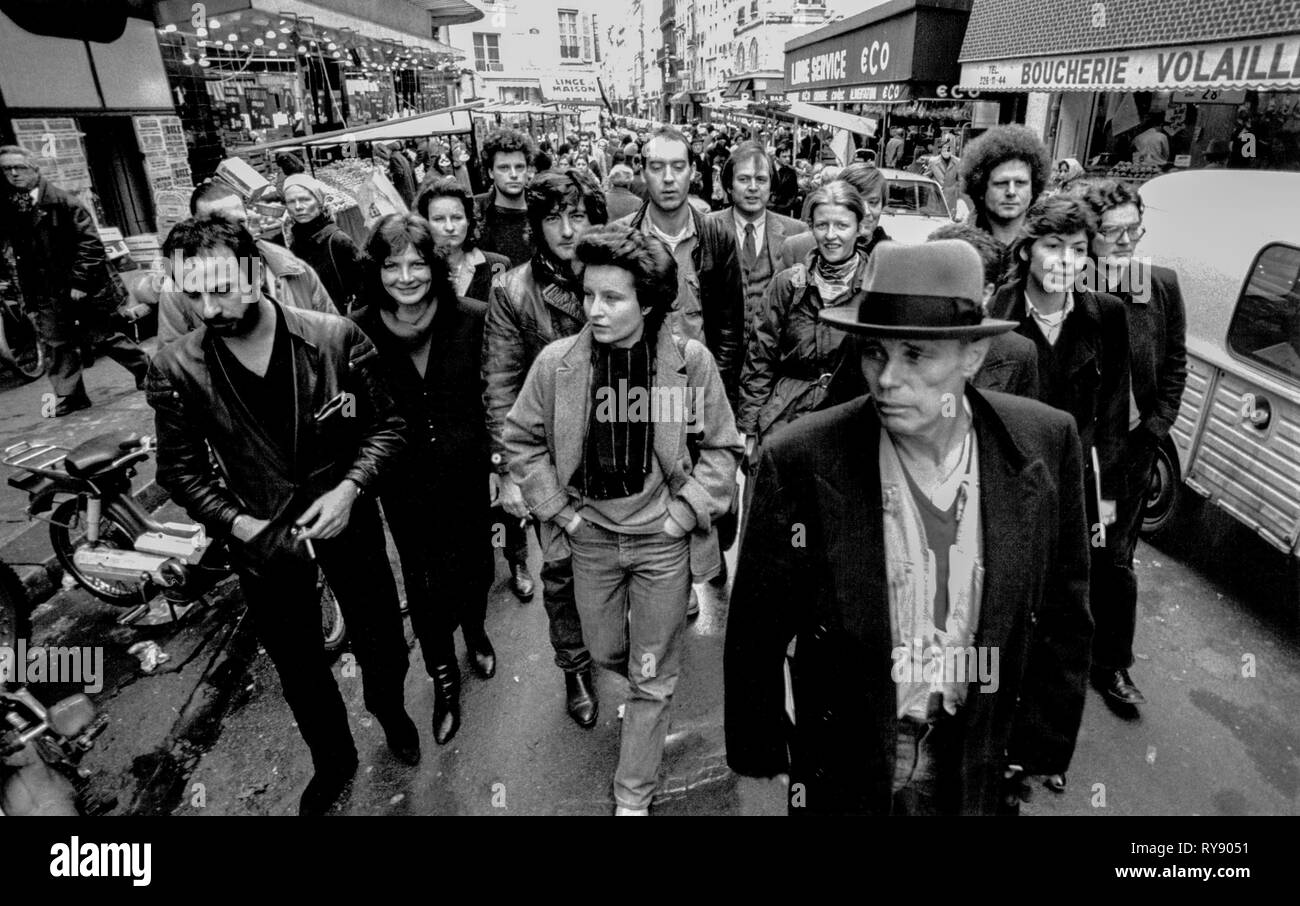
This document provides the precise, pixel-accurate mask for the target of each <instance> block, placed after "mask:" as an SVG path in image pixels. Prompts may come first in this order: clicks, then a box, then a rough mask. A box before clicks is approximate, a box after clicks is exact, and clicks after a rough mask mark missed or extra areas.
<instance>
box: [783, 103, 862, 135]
mask: <svg viewBox="0 0 1300 906" xmlns="http://www.w3.org/2000/svg"><path fill="white" fill-rule="evenodd" d="M772 112H773V113H775V114H777V115H778V116H788V117H792V118H797V119H801V120H811V121H812V122H814V123H821V124H822V125H823V126H831V127H834V128H836V129H847V130H849V131H850V132H856V133H857V134H858V135H875V134H876V126H877V121H876V120H874V119H871V118H870V117H866V116H855V115H853V114H852V113H842V112H841V111H839V110H832V109H830V108H829V107H818V106H816V105H815V104H805V103H803V102H802V101H787V102H785V103H784V104H781V105H779V106H776V107H773V108H772Z"/></svg>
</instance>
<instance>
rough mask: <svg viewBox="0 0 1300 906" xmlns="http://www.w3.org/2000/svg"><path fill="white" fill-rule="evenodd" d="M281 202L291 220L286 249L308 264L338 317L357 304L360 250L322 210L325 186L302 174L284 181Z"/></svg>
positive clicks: (360, 270)
mask: <svg viewBox="0 0 1300 906" xmlns="http://www.w3.org/2000/svg"><path fill="white" fill-rule="evenodd" d="M282 191H283V193H284V203H285V207H286V208H287V209H288V211H289V216H290V218H292V221H293V223H292V226H291V227H290V229H289V250H290V251H291V252H293V253H294V254H295V255H297V256H298V257H299V258H301V259H302V260H303V261H305V262H307V263H308V264H310V265H311V267H312V270H314V271H316V275H317V276H318V277H320V281H321V283H322V284H323V285H324V287H325V292H327V293H329V297H330V299H331V300H332V301H333V302H334V307H335V308H337V309H338V310H339V313H340V314H347V313H348V312H349V311H351V310H352V308H353V307H354V306H355V304H356V303H357V302H358V301H359V298H360V294H361V285H362V282H363V279H364V276H363V269H362V266H361V250H360V249H358V248H357V245H356V243H355V242H353V241H352V237H351V236H349V235H348V234H347V233H345V232H344V231H343V230H342V229H341V228H340V227H339V225H338V224H337V223H335V222H334V218H333V216H331V215H330V214H329V213H328V212H327V211H326V209H325V186H324V185H323V184H322V183H321V182H319V181H318V180H316V179H313V178H312V177H310V176H307V175H306V174H305V173H295V174H294V175H292V176H289V177H287V178H286V179H285V181H284V189H283V190H282Z"/></svg>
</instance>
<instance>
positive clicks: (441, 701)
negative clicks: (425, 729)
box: [433, 664, 460, 746]
mask: <svg viewBox="0 0 1300 906" xmlns="http://www.w3.org/2000/svg"><path fill="white" fill-rule="evenodd" d="M459 729H460V668H459V667H457V666H456V665H455V664H439V665H438V666H436V667H434V668H433V741H434V742H436V743H437V744H438V745H440V746H442V745H446V744H447V743H448V742H450V741H451V738H452V737H453V736H455V735H456V731H457V730H459Z"/></svg>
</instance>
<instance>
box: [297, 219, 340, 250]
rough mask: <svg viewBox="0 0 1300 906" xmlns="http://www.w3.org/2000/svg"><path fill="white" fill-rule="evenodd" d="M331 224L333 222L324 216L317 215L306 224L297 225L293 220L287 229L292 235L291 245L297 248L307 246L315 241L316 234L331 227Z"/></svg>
mask: <svg viewBox="0 0 1300 906" xmlns="http://www.w3.org/2000/svg"><path fill="white" fill-rule="evenodd" d="M333 223H334V221H332V220H330V218H329V217H327V216H325V215H324V214H317V215H316V216H315V217H314V218H312V219H311V220H309V221H307V222H306V223H299V222H298V221H296V220H295V221H294V222H293V226H291V227H290V228H289V231H290V232H291V233H293V244H294V245H296V246H299V247H302V246H306V245H309V244H310V243H312V242H313V241H314V240H315V237H316V234H317V233H319V232H320V231H321V230H323V229H325V228H326V227H328V226H332V225H333ZM326 238H328V237H326Z"/></svg>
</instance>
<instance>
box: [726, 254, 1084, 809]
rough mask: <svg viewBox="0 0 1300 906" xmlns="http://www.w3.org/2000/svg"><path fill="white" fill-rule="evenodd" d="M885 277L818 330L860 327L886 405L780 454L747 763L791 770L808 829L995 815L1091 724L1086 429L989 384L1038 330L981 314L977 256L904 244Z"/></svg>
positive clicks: (758, 571) (744, 633) (735, 665)
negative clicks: (1006, 355)
mask: <svg viewBox="0 0 1300 906" xmlns="http://www.w3.org/2000/svg"><path fill="white" fill-rule="evenodd" d="M867 268H868V273H867V275H866V278H865V280H864V287H865V291H866V292H865V298H864V299H863V300H862V302H861V303H860V305H841V306H832V307H828V308H823V309H822V310H821V313H820V316H819V317H820V318H821V319H822V320H824V321H826V322H828V323H830V324H832V325H834V326H835V327H837V328H839V329H841V330H844V331H847V332H848V333H849V334H850V335H851V339H850V348H851V349H852V350H853V354H854V356H855V357H856V358H857V359H858V361H859V362H860V367H861V370H862V372H863V376H864V378H865V379H866V381H867V384H868V386H869V388H870V393H869V395H867V396H863V397H860V398H858V399H856V400H854V401H852V402H848V403H844V404H842V405H839V406H835V407H833V408H830V409H827V410H824V411H821V412H814V413H811V414H809V415H807V416H806V417H804V418H802V419H800V420H799V421H798V422H797V423H795V424H793V425H790V426H788V427H787V428H786V429H784V430H782V431H780V432H777V433H776V434H775V435H774V436H773V437H772V439H771V442H770V443H767V444H764V447H763V453H762V457H761V459H760V461H759V465H758V470H757V477H756V490H755V493H754V495H753V500H754V504H753V509H752V510H751V511H750V513H748V514H747V516H746V519H745V537H744V540H743V542H742V544H741V547H740V563H739V565H738V567H737V571H736V586H735V590H734V591H733V592H732V596H731V607H730V611H729V613H728V623H727V639H726V651H725V655H724V679H725V682H724V688H725V690H726V702H725V709H726V713H725V729H726V744H727V763H728V764H729V765H730V766H731V768H732V770H734V771H736V772H737V773H738V774H743V775H748V776H754V777H773V776H776V775H779V774H787V773H788V780H789V785H788V789H787V797H788V799H787V801H788V805H789V812H790V814H792V815H794V814H827V813H840V814H865V815H952V814H984V815H987V814H996V813H999V812H1002V811H1004V808H1005V807H1004V803H1005V801H1006V797H1007V795H1008V793H1010V792H1013V791H1015V790H1016V782H1017V781H1018V780H1019V778H1020V776H1021V773H1022V772H1024V773H1029V774H1047V773H1052V772H1061V773H1063V772H1064V771H1065V770H1066V768H1067V767H1068V764H1069V761H1070V758H1071V756H1072V754H1073V750H1074V744H1075V737H1076V735H1077V733H1078V729H1079V723H1080V720H1081V718H1082V715H1083V703H1084V697H1085V691H1086V674H1087V669H1088V648H1089V643H1090V640H1091V632H1092V623H1091V620H1090V618H1089V614H1088V605H1087V599H1088V540H1087V534H1086V532H1085V530H1084V524H1083V523H1084V516H1083V512H1084V504H1083V496H1084V494H1083V482H1082V468H1081V465H1080V446H1079V437H1078V434H1077V432H1076V431H1075V427H1074V421H1073V419H1071V418H1070V417H1069V415H1067V414H1066V413H1063V412H1059V411H1057V410H1054V409H1052V408H1050V407H1048V406H1045V405H1043V404H1042V403H1039V402H1037V401H1035V400H1028V399H1022V398H1020V397H1012V396H1007V395H1005V394H1001V393H996V392H988V393H984V392H983V391H979V390H976V389H974V387H972V386H971V384H970V380H971V378H972V377H973V376H974V375H975V374H976V373H977V372H978V370H979V368H980V364H981V361H982V360H983V358H984V356H985V353H986V352H987V349H988V343H989V338H990V337H992V336H995V335H997V334H999V333H1003V332H1006V331H1008V330H1011V329H1012V328H1014V327H1015V326H1016V325H1015V323H1014V322H1011V321H996V320H992V319H989V318H987V317H985V316H984V315H983V313H982V310H981V304H980V303H981V296H982V295H983V284H984V280H983V272H982V267H981V264H980V260H979V256H978V254H977V253H976V252H975V250H974V249H973V248H971V247H970V246H969V245H967V244H966V243H964V242H960V241H956V240H942V241H936V242H929V243H923V244H920V245H914V246H907V245H902V244H900V243H894V242H886V243H883V244H882V245H881V246H880V248H878V249H877V250H876V252H875V254H874V255H873V256H872V258H871V260H870V262H869V264H868V265H867ZM792 527H797V530H798V532H799V535H798V538H797V541H798V543H792V534H791V533H792ZM792 639H795V640H796V641H795V650H794V654H793V659H792V660H790V659H788V657H787V651H788V649H789V645H790V643H791V640H792ZM968 649H973V650H974V651H975V652H977V655H976V656H977V658H978V657H986V658H987V660H986V664H987V665H988V666H991V665H992V664H993V658H994V656H996V658H997V663H996V666H995V667H992V669H984V668H981V671H980V672H981V674H982V675H981V676H979V677H977V678H976V677H973V671H974V668H973V666H972V665H971V664H970V661H969V659H967V660H964V661H962V662H961V663H960V664H959V663H958V662H957V661H956V660H955V659H950V658H949V655H950V654H952V653H960V652H963V651H966V650H968ZM985 652H987V655H985V654H984V653H985ZM958 667H961V669H960V672H959V670H958ZM787 677H788V680H787Z"/></svg>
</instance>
